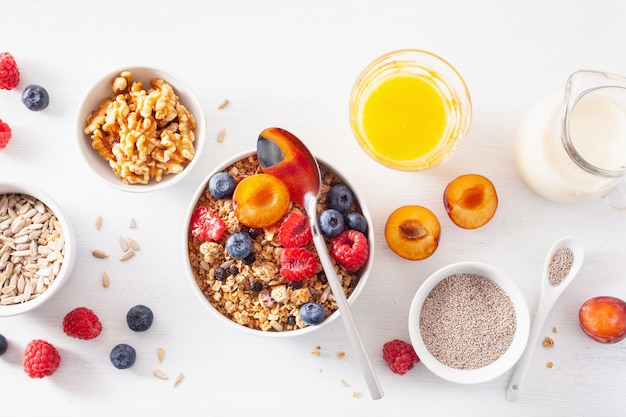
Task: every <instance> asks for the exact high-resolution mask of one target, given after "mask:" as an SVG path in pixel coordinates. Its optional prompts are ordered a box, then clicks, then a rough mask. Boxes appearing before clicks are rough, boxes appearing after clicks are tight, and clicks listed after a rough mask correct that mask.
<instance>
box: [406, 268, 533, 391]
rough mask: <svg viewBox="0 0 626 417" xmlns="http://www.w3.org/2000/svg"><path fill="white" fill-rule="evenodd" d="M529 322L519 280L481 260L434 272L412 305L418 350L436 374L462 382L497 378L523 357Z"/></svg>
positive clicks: (413, 336) (413, 340)
mask: <svg viewBox="0 0 626 417" xmlns="http://www.w3.org/2000/svg"><path fill="white" fill-rule="evenodd" d="M529 328H530V318H529V313H528V306H527V304H526V301H525V299H524V297H523V295H522V293H521V291H520V290H519V289H518V287H517V286H516V285H515V283H514V282H513V281H512V280H511V279H510V278H509V277H508V276H507V275H506V274H504V273H503V272H501V271H499V270H498V269H496V268H494V267H492V266H490V265H487V264H484V263H480V262H458V263H454V264H451V265H448V266H445V267H443V268H441V269H439V270H438V271H436V272H434V273H433V274H432V275H430V276H429V277H428V278H427V279H426V280H425V281H424V282H423V283H422V285H421V286H420V287H419V289H418V290H417V293H416V294H415V297H414V298H413V301H412V303H411V307H410V310H409V335H410V338H411V343H412V345H413V348H414V349H415V352H416V353H417V356H418V357H419V358H420V360H421V361H422V362H423V363H424V365H425V366H426V367H427V368H428V369H429V370H430V371H431V372H433V373H434V374H435V375H437V376H439V377H441V378H443V379H445V380H448V381H451V382H457V383H462V384H474V383H481V382H486V381H489V380H492V379H494V378H497V377H498V376H500V375H502V374H503V373H505V372H506V371H508V370H509V369H511V368H512V367H513V366H514V365H515V363H516V362H517V361H518V360H519V358H520V357H521V355H522V353H523V352H524V349H525V348H526V343H527V341H528V333H529Z"/></svg>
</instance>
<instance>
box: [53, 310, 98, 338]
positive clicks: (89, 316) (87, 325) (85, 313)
mask: <svg viewBox="0 0 626 417" xmlns="http://www.w3.org/2000/svg"><path fill="white" fill-rule="evenodd" d="M63 331H64V332H65V334H66V335H68V336H71V337H75V338H77V339H83V340H90V339H95V338H96V337H98V336H99V335H100V332H101V331H102V323H100V320H99V319H98V316H97V315H96V313H94V312H93V311H92V310H90V309H88V308H87V307H77V308H75V309H74V310H72V311H70V312H69V313H67V314H66V315H65V317H63Z"/></svg>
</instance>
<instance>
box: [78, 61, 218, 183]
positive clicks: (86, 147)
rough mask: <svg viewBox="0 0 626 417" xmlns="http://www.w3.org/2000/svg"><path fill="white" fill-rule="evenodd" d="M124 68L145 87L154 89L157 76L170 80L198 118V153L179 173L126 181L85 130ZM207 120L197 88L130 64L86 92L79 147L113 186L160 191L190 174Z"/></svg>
mask: <svg viewBox="0 0 626 417" xmlns="http://www.w3.org/2000/svg"><path fill="white" fill-rule="evenodd" d="M124 70H128V71H131V72H132V73H133V81H142V82H143V89H144V90H148V89H150V88H151V86H150V81H151V80H152V79H154V78H161V79H163V80H164V81H166V82H167V83H169V84H170V85H171V86H172V87H173V88H174V92H175V93H176V95H177V96H178V98H179V100H180V103H181V104H183V105H184V106H185V107H186V108H187V110H188V111H189V113H191V114H192V115H193V116H194V118H195V120H196V128H195V132H194V133H195V140H194V148H195V156H194V158H193V159H192V160H191V162H189V163H188V164H187V166H186V167H185V169H184V170H183V171H182V172H180V173H178V174H168V175H164V176H163V177H162V180H161V181H159V182H156V181H155V180H154V178H152V179H150V181H149V182H148V184H126V183H124V182H123V181H122V180H121V179H120V178H119V177H118V176H117V175H115V173H114V172H113V170H112V168H111V167H110V166H109V163H108V162H107V161H106V160H105V159H104V158H102V157H101V156H100V155H99V154H98V152H97V151H96V150H94V149H93V148H92V146H91V142H92V140H91V137H90V135H88V134H85V133H84V129H85V126H86V120H87V117H88V116H89V114H90V113H91V112H92V111H94V110H95V109H97V108H98V107H99V106H100V103H101V102H102V100H104V99H105V98H107V97H109V98H111V97H112V95H113V91H112V89H111V85H112V82H113V80H114V79H115V78H116V77H117V76H118V75H119V74H120V73H121V72H122V71H124ZM205 136H206V119H205V116H204V112H203V111H202V106H201V105H200V101H199V100H198V98H197V97H196V96H195V94H194V93H193V90H192V89H191V87H189V85H187V84H186V83H185V82H184V81H183V80H182V79H180V78H179V77H177V76H176V75H174V74H172V73H169V72H166V71H164V70H161V69H157V68H148V67H141V66H128V67H123V68H119V69H116V70H114V71H111V72H109V73H107V74H106V75H104V76H103V77H102V78H100V79H99V80H98V81H96V83H95V84H94V85H93V86H92V87H91V88H90V89H89V91H88V92H87V93H86V94H85V98H84V100H83V102H82V103H81V104H80V107H79V109H78V114H77V116H76V137H77V140H78V147H79V149H80V152H81V154H82V155H83V157H84V159H85V161H86V163H87V164H88V165H89V167H90V168H91V169H92V170H93V172H94V173H95V174H96V175H97V176H98V177H99V178H100V179H102V180H103V181H104V182H105V183H107V184H109V185H110V186H112V187H114V188H117V189H119V190H122V191H130V192H147V191H155V190H160V189H163V188H166V187H170V186H172V185H174V184H176V183H177V182H179V181H180V180H182V179H183V177H184V176H185V175H187V174H188V173H189V172H190V171H191V169H192V168H193V166H194V165H195V164H196V162H197V161H198V159H199V156H200V154H201V153H202V150H203V149H204V145H205V142H206V138H205Z"/></svg>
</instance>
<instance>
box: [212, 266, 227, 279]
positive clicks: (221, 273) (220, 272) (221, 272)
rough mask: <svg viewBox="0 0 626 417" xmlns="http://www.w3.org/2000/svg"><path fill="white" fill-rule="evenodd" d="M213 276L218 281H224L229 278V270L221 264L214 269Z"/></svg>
mask: <svg viewBox="0 0 626 417" xmlns="http://www.w3.org/2000/svg"><path fill="white" fill-rule="evenodd" d="M213 277H214V278H215V280H216V281H224V280H225V279H226V278H228V272H226V270H225V269H224V268H222V267H221V266H218V267H216V268H215V269H214V270H213Z"/></svg>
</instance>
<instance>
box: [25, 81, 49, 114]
mask: <svg viewBox="0 0 626 417" xmlns="http://www.w3.org/2000/svg"><path fill="white" fill-rule="evenodd" d="M22 103H24V105H25V106H26V108H27V109H28V110H32V111H39V110H43V109H45V108H46V107H48V103H50V97H49V96H48V92H47V91H46V89H45V88H43V87H42V86H40V85H35V84H33V85H29V86H28V87H26V88H25V89H24V92H23V93H22Z"/></svg>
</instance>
